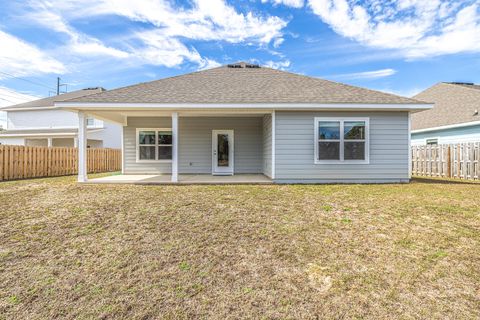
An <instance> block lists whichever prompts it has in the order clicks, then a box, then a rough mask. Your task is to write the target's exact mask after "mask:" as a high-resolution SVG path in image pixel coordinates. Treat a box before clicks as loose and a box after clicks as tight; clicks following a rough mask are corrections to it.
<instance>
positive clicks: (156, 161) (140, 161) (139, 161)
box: [135, 160, 172, 163]
mask: <svg viewBox="0 0 480 320" xmlns="http://www.w3.org/2000/svg"><path fill="white" fill-rule="evenodd" d="M135 162H136V163H172V160H137V161H135Z"/></svg>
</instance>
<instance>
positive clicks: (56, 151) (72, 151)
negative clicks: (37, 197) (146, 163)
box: [0, 145, 122, 181]
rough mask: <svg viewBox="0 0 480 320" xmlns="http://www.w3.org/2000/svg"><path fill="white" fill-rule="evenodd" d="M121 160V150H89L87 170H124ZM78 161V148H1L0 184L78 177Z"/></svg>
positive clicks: (6, 146) (92, 171) (1, 146)
mask: <svg viewBox="0 0 480 320" xmlns="http://www.w3.org/2000/svg"><path fill="white" fill-rule="evenodd" d="M121 158H122V155H121V150H118V149H87V170H88V172H89V173H98V172H108V171H118V170H121V162H122V160H121ZM77 161H78V150H77V148H62V147H50V148H49V147H25V146H9V145H0V181H1V180H14V179H27V178H38V177H55V176H65V175H71V174H76V173H77V171H78V162H77Z"/></svg>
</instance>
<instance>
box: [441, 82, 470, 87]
mask: <svg viewBox="0 0 480 320" xmlns="http://www.w3.org/2000/svg"><path fill="white" fill-rule="evenodd" d="M447 83H450V84H459V85H462V86H473V85H474V83H473V82H447Z"/></svg>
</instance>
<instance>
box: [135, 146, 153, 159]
mask: <svg viewBox="0 0 480 320" xmlns="http://www.w3.org/2000/svg"><path fill="white" fill-rule="evenodd" d="M138 151H139V152H138V158H139V159H140V160H155V146H140V147H139V150H138Z"/></svg>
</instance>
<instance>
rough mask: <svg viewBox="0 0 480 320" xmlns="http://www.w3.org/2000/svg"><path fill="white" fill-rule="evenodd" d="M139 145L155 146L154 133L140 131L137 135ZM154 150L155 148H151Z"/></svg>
mask: <svg viewBox="0 0 480 320" xmlns="http://www.w3.org/2000/svg"><path fill="white" fill-rule="evenodd" d="M138 143H139V144H155V131H140V132H139V133H138ZM153 149H154V150H155V148H153Z"/></svg>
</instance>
